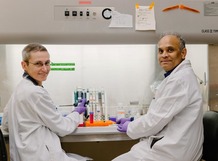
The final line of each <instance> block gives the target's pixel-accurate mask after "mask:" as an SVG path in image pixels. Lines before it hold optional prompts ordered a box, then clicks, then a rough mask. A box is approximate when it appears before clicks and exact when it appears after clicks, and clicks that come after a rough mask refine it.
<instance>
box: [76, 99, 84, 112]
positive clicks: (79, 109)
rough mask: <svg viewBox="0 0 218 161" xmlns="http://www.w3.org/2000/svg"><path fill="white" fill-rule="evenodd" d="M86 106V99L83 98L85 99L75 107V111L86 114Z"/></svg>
mask: <svg viewBox="0 0 218 161" xmlns="http://www.w3.org/2000/svg"><path fill="white" fill-rule="evenodd" d="M85 104H86V99H85V98H83V99H82V100H81V101H80V102H79V104H78V106H76V107H75V109H74V111H76V112H78V113H79V114H81V113H83V112H85V111H86V106H85Z"/></svg>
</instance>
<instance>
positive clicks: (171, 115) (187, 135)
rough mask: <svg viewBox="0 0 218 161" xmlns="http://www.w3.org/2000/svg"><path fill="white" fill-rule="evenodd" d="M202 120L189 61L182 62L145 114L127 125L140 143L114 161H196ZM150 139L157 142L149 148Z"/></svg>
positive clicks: (198, 152) (198, 91) (200, 138)
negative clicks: (139, 139)
mask: <svg viewBox="0 0 218 161" xmlns="http://www.w3.org/2000/svg"><path fill="white" fill-rule="evenodd" d="M202 117H203V105H202V95H201V93H200V88H199V83H198V82H197V79H196V76H195V74H194V72H193V70H192V68H191V63H190V61H189V60H184V61H183V62H182V63H181V64H180V65H178V66H177V67H176V68H175V69H174V70H173V72H172V73H171V74H170V75H169V76H168V77H166V78H165V79H164V80H163V81H162V83H161V84H160V86H159V88H158V89H157V91H156V94H155V98H154V99H153V100H152V102H151V104H150V107H149V110H148V113H147V114H146V115H144V116H141V117H140V118H138V119H136V120H134V121H133V122H131V123H130V124H129V125H128V129H127V134H128V136H129V137H131V138H132V139H138V138H141V141H140V142H139V143H137V144H136V145H134V146H133V147H132V148H131V150H130V151H129V152H128V153H125V154H123V155H121V156H119V157H117V158H115V159H114V160H113V161H124V160H125V161H197V160H198V159H199V158H200V157H201V154H202V143H203V123H202ZM153 139H160V140H158V141H156V142H155V143H154V144H153V146H151V143H152V141H153Z"/></svg>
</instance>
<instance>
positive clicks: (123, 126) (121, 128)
mask: <svg viewBox="0 0 218 161" xmlns="http://www.w3.org/2000/svg"><path fill="white" fill-rule="evenodd" d="M130 122H131V121H126V122H125V123H124V124H119V125H118V126H117V130H118V131H120V132H126V131H127V128H128V125H129V123H130Z"/></svg>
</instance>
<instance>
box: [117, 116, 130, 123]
mask: <svg viewBox="0 0 218 161" xmlns="http://www.w3.org/2000/svg"><path fill="white" fill-rule="evenodd" d="M133 120H134V117H131V118H121V119H119V120H117V121H116V123H117V124H124V123H125V122H126V121H133Z"/></svg>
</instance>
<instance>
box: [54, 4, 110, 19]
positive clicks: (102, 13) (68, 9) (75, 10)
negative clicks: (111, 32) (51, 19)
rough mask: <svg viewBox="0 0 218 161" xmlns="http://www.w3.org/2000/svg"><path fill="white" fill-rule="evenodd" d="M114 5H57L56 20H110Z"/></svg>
mask: <svg viewBox="0 0 218 161" xmlns="http://www.w3.org/2000/svg"><path fill="white" fill-rule="evenodd" d="M113 10H114V8H113V7H75V6H55V7H54V12H55V13H54V16H55V20H72V21H75V20H78V21H79V20H84V21H87V20H109V19H111V17H112V11H113Z"/></svg>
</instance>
